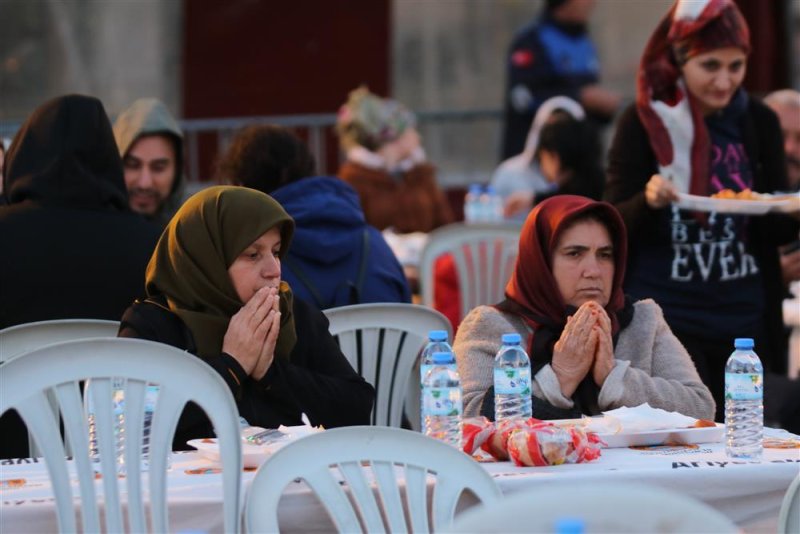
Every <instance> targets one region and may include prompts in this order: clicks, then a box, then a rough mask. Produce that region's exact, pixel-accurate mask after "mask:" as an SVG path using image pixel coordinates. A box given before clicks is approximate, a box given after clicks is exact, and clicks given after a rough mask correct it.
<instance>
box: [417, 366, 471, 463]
mask: <svg viewBox="0 0 800 534" xmlns="http://www.w3.org/2000/svg"><path fill="white" fill-rule="evenodd" d="M454 363H455V359H454V358H453V353H452V352H435V353H434V354H433V367H432V368H431V370H430V371H428V374H427V375H425V379H424V380H423V382H422V418H421V419H422V421H423V425H424V428H425V431H424V432H425V435H426V436H430V437H432V438H434V439H438V440H441V441H444V442H445V443H447V444H448V445H452V446H453V447H455V448H457V449H459V450H460V449H461V438H462V421H461V415H462V413H463V411H464V407H463V403H462V400H461V379H460V378H459V377H458V372H457V371H455V370H454V369H453V365H452V364H454Z"/></svg>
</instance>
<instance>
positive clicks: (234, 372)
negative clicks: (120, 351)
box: [117, 301, 247, 400]
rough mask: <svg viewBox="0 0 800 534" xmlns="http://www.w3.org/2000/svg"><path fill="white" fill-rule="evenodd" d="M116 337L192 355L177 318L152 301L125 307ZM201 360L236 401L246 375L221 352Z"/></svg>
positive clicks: (191, 344)
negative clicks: (147, 342) (133, 339)
mask: <svg viewBox="0 0 800 534" xmlns="http://www.w3.org/2000/svg"><path fill="white" fill-rule="evenodd" d="M117 336H118V337H132V338H138V339H147V340H149V341H157V342H159V343H165V344H167V345H171V346H173V347H176V348H178V349H181V350H186V351H189V352H191V353H193V354H194V353H195V352H196V351H195V347H194V340H193V339H192V335H191V333H190V332H189V329H188V328H186V327H185V326H184V324H183V322H182V321H181V320H180V318H179V317H178V316H177V315H175V314H174V313H172V312H171V311H169V310H168V309H167V308H166V307H164V306H162V305H160V304H157V303H155V302H150V301H144V302H142V301H136V302H135V303H134V304H133V305H132V306H131V307H129V308H128V309H127V310H126V311H125V314H124V315H123V316H122V320H121V321H120V329H119V333H118V334H117ZM203 361H205V362H206V363H207V364H208V365H210V366H211V367H212V368H214V370H215V371H217V373H219V375H220V376H221V377H222V378H223V380H225V383H226V384H228V387H229V388H230V389H231V393H233V396H234V398H236V399H237V400H238V399H239V398H240V397H241V393H242V384H243V383H244V382H245V380H246V379H247V373H246V372H245V371H244V369H243V368H242V366H241V365H239V362H238V361H236V359H235V358H233V357H232V356H230V355H228V354H225V353H224V352H223V353H222V354H220V355H219V356H217V357H214V358H206V359H204V360H203Z"/></svg>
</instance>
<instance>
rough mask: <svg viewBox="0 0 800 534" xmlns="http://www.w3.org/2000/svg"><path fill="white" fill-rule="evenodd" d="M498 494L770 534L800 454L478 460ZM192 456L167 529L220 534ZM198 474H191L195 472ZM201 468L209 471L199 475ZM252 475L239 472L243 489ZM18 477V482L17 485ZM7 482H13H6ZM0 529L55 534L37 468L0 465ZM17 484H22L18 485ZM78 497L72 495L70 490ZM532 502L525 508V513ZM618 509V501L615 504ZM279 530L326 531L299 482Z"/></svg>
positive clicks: (176, 488)
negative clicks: (592, 498) (652, 505)
mask: <svg viewBox="0 0 800 534" xmlns="http://www.w3.org/2000/svg"><path fill="white" fill-rule="evenodd" d="M482 465H483V466H484V467H485V468H486V470H487V471H488V472H489V473H490V474H491V475H492V476H493V477H494V479H495V480H496V482H497V484H498V486H499V487H500V489H501V490H502V491H503V493H504V494H510V493H514V492H518V491H523V490H525V489H527V488H531V487H534V486H536V485H539V484H542V483H553V482H558V483H571V484H576V485H577V484H587V483H588V484H602V483H604V482H607V481H636V482H642V483H648V484H654V485H657V486H660V487H663V488H667V489H671V490H675V491H678V492H680V493H683V494H686V495H690V496H692V497H695V498H697V499H699V500H701V501H704V502H706V503H708V504H710V505H711V506H713V507H714V508H716V509H718V510H720V511H721V512H723V513H724V514H725V515H727V516H728V517H729V518H731V519H732V520H733V521H734V522H736V523H737V524H738V525H740V526H742V527H743V528H744V530H745V531H747V532H775V526H776V522H777V516H778V510H779V507H780V504H781V500H782V498H783V495H784V493H785V492H786V489H787V488H788V486H789V484H790V483H791V481H792V480H793V478H794V477H795V476H797V474H798V473H800V449H765V451H764V458H763V461H762V462H760V463H756V462H738V461H730V460H728V459H727V458H726V456H725V452H724V447H723V445H722V444H721V443H714V444H700V445H696V446H678V447H660V448H646V449H642V450H637V449H631V448H624V449H605V450H603V454H602V456H601V457H600V458H599V459H598V460H595V461H594V462H591V463H587V464H578V465H560V466H553V467H515V466H514V465H513V464H511V463H510V462H493V463H482ZM212 468H213V466H212V464H211V463H210V462H209V461H207V460H205V459H203V458H202V457H201V456H200V455H199V454H197V453H183V454H178V453H176V454H175V455H174V456H173V463H172V469H171V471H170V474H169V482H168V493H169V513H170V526H171V530H172V531H173V532H180V531H182V530H194V531H197V530H198V529H199V530H202V531H204V532H221V531H222V523H221V522H222V516H221V510H222V504H221V498H222V491H221V485H220V482H221V476H222V475H221V474H219V473H215V472H214V469H212ZM197 470H200V471H203V472H201V473H195V471H197ZM205 471H208V472H205ZM253 475H254V473H253V472H252V471H248V472H245V473H244V476H243V478H244V482H245V484H246V486H247V485H249V483H250V481H251V480H252V478H253ZM21 480H24V483H21V482H19V481H21ZM9 481H18V482H16V483H11V484H9ZM0 483H1V484H2V487H0V495H1V497H2V504H1V505H0V532H2V533H3V534H10V533H13V532H54V531H56V530H57V527H56V518H55V512H54V503H53V499H52V495H51V493H50V486H49V482H48V479H47V474H46V472H45V468H44V465H43V463H40V462H38V461H36V460H31V459H23V460H4V461H0ZM18 484H22V485H18ZM75 493H76V494H77V490H76V491H75ZM534 507H535V504H532V510H533V508H534ZM620 508H621V510H624V503H620ZM279 518H280V522H281V528H282V531H283V532H292V531H302V532H326V531H327V532H330V531H331V529H332V525H331V523H330V522H329V520H328V518H327V515H326V514H325V512H324V511H323V509H322V507H321V506H320V505H319V503H318V501H317V500H316V498H315V497H314V496H313V495H312V494H311V493H310V491H309V490H308V489H307V488H306V486H305V484H303V483H300V482H294V483H292V484H290V485H289V486H288V487H287V489H286V492H285V494H284V496H283V498H282V500H281V504H280V509H279Z"/></svg>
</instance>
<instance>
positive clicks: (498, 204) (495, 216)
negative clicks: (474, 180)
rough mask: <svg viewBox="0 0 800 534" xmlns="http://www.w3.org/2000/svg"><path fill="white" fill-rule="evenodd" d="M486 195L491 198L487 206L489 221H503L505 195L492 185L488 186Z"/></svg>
mask: <svg viewBox="0 0 800 534" xmlns="http://www.w3.org/2000/svg"><path fill="white" fill-rule="evenodd" d="M486 196H487V197H488V199H489V200H488V206H487V208H486V215H487V217H486V220H487V222H492V223H500V222H503V197H502V196H500V195H499V194H498V193H497V191H495V189H494V187H492V186H491V185H487V186H486Z"/></svg>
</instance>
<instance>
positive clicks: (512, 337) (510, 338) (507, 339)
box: [500, 333, 522, 343]
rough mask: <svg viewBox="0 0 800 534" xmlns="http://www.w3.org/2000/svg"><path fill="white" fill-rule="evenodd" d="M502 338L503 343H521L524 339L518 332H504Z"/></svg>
mask: <svg viewBox="0 0 800 534" xmlns="http://www.w3.org/2000/svg"><path fill="white" fill-rule="evenodd" d="M500 340H501V341H502V342H503V343H519V342H520V341H521V340H522V337H521V336H520V335H519V334H517V333H513V334H503V336H502V337H501V338H500Z"/></svg>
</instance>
